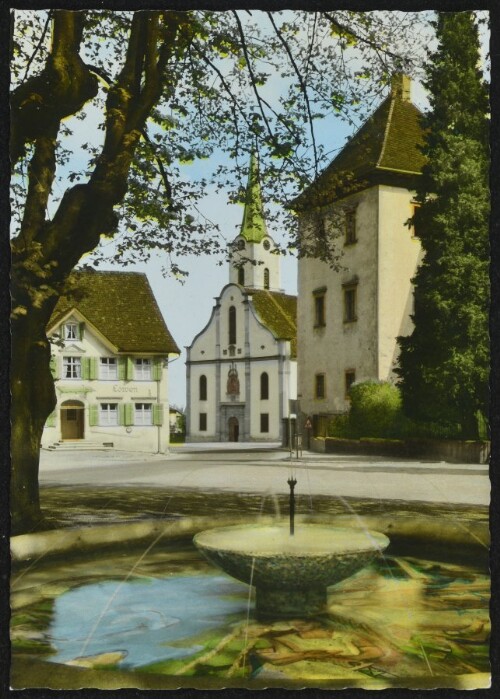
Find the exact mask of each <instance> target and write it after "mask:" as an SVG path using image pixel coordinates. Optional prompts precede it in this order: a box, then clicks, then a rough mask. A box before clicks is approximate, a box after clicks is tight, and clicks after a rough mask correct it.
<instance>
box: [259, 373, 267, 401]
mask: <svg viewBox="0 0 500 699" xmlns="http://www.w3.org/2000/svg"><path fill="white" fill-rule="evenodd" d="M268 398H269V375H268V374H267V372H265V371H264V372H263V373H262V374H261V375H260V399H261V400H267V399H268Z"/></svg>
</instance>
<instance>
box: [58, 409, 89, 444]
mask: <svg viewBox="0 0 500 699" xmlns="http://www.w3.org/2000/svg"><path fill="white" fill-rule="evenodd" d="M83 436H84V423H83V408H74V407H72V408H61V439H83Z"/></svg>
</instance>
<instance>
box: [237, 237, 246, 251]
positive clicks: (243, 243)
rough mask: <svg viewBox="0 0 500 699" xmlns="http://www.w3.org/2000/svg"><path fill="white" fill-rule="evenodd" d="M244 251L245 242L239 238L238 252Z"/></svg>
mask: <svg viewBox="0 0 500 699" xmlns="http://www.w3.org/2000/svg"><path fill="white" fill-rule="evenodd" d="M244 249H245V241H244V240H243V238H240V239H239V240H238V250H244Z"/></svg>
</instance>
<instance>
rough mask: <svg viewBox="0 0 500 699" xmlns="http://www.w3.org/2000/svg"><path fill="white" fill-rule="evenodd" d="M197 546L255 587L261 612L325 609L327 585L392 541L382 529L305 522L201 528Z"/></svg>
mask: <svg viewBox="0 0 500 699" xmlns="http://www.w3.org/2000/svg"><path fill="white" fill-rule="evenodd" d="M193 542H194V544H195V546H196V547H197V548H198V550H199V551H200V552H201V553H202V554H203V555H204V556H205V558H207V559H208V560H209V561H210V562H211V563H213V564H214V565H215V566H217V567H218V568H221V569H222V570H223V571H224V572H225V573H228V574H229V575H231V576H232V577H233V578H236V579H237V580H241V581H243V582H245V583H247V584H249V585H253V586H254V587H255V588H256V613H257V615H258V616H273V617H276V616H280V617H294V616H312V615H315V614H318V613H321V612H323V611H325V609H326V604H327V587H329V586H330V585H335V584H337V583H339V582H340V581H341V580H344V579H345V578H349V577H351V575H354V573H357V572H358V571H359V570H361V569H362V568H364V567H365V566H367V565H368V564H369V563H370V562H371V561H372V560H373V559H374V558H375V556H377V555H380V554H381V553H382V552H383V551H384V550H385V549H386V548H387V546H388V545H389V543H390V542H389V539H388V538H387V537H386V536H385V535H384V534H381V533H380V532H375V531H370V530H365V529H354V528H345V527H331V526H328V525H319V524H301V525H300V527H299V528H298V529H297V530H296V531H295V533H294V535H293V536H291V535H290V532H289V527H288V525H285V524H283V525H282V524H276V525H271V526H262V525H240V526H231V527H221V528H218V529H209V530H206V531H202V532H199V533H198V534H196V536H195V537H194V539H193Z"/></svg>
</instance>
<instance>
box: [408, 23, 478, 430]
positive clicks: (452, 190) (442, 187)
mask: <svg viewBox="0 0 500 699" xmlns="http://www.w3.org/2000/svg"><path fill="white" fill-rule="evenodd" d="M436 33H437V38H438V42H439V43H438V48H437V50H436V52H435V53H434V54H433V55H431V56H430V58H429V62H428V65H427V68H426V82H425V86H426V87H427V89H428V90H429V93H430V109H429V111H428V113H427V114H426V116H425V118H424V127H425V129H426V141H425V154H426V156H427V165H426V166H425V168H424V171H423V175H422V178H421V185H420V190H419V192H418V201H419V202H420V204H421V206H420V208H419V209H417V211H416V214H415V225H416V230H417V232H418V235H419V237H420V240H421V243H422V248H423V253H424V258H423V262H422V264H421V266H420V267H419V269H418V271H417V274H416V276H415V279H414V284H415V297H414V298H415V304H414V314H413V320H414V324H415V327H414V330H413V333H412V334H411V335H410V336H409V337H402V338H399V344H400V347H401V354H400V368H399V370H398V373H399V376H400V377H401V379H402V382H401V388H402V393H403V404H404V409H405V412H406V414H408V415H409V416H410V417H413V418H415V419H418V420H424V421H432V422H437V423H439V422H443V421H444V422H452V423H453V422H457V423H460V425H461V428H462V435H463V436H464V437H467V438H475V437H476V436H477V430H478V427H477V422H478V421H477V413H478V411H479V412H480V413H482V414H483V415H484V414H486V413H487V410H488V370H489V342H488V312H489V278H488V266H489V238H488V223H489V211H490V208H489V188H488V170H489V152H488V136H489V128H488V124H489V122H488V95H487V87H486V85H485V82H484V80H483V75H482V72H481V70H480V68H479V67H478V65H479V39H478V30H477V26H476V23H475V21H474V16H473V14H472V13H471V12H457V13H453V12H452V13H439V15H438V17H437V20H436Z"/></svg>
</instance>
